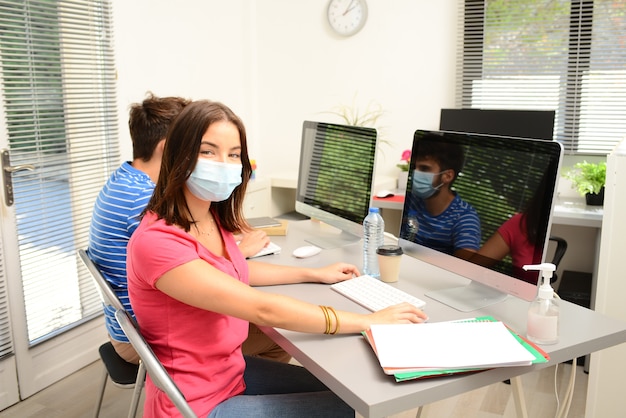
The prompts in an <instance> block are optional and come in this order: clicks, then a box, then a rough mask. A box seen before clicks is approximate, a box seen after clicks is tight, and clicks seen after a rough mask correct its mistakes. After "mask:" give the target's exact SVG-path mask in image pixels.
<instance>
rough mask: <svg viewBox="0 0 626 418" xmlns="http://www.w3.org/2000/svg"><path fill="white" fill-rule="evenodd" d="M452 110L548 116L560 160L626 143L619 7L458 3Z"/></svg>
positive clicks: (555, 0)
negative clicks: (457, 56)
mask: <svg viewBox="0 0 626 418" xmlns="http://www.w3.org/2000/svg"><path fill="white" fill-rule="evenodd" d="M461 7H462V10H461V13H460V15H461V19H462V25H463V30H462V31H460V38H461V40H460V42H461V46H460V51H461V54H460V60H461V62H460V63H459V76H458V84H457V99H456V101H457V103H456V105H457V107H462V108H482V109H527V110H554V111H556V118H555V129H554V135H555V139H557V140H558V141H560V142H561V143H562V144H563V145H564V147H565V152H566V154H598V155H603V154H608V153H609V152H610V151H611V150H612V149H613V147H614V146H615V145H616V144H617V143H618V142H619V141H620V140H621V139H623V138H624V137H626V0H465V1H464V2H462V5H461Z"/></svg>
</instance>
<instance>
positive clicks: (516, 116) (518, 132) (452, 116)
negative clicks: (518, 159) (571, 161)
mask: <svg viewBox="0 0 626 418" xmlns="http://www.w3.org/2000/svg"><path fill="white" fill-rule="evenodd" d="M554 116H555V112H554V110H516V109H441V118H440V120H439V129H440V130H442V131H454V132H470V133H477V134H489V135H503V136H513V137H516V138H532V139H544V140H552V138H553V136H554Z"/></svg>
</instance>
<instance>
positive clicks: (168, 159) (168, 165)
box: [146, 100, 252, 232]
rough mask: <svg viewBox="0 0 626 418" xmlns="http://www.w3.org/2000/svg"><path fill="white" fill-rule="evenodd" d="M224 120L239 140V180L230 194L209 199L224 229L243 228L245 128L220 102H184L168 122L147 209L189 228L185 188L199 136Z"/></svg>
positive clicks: (246, 167)
mask: <svg viewBox="0 0 626 418" xmlns="http://www.w3.org/2000/svg"><path fill="white" fill-rule="evenodd" d="M222 121H226V122H229V123H232V124H233V125H235V127H236V128H237V130H238V131H239V139H240V141H241V164H242V166H243V170H242V175H241V177H242V183H241V184H240V185H239V186H237V187H236V188H235V191H234V192H233V193H232V194H231V195H230V197H229V198H228V199H226V200H224V201H222V202H213V203H211V210H213V211H214V212H215V213H216V214H217V217H218V218H219V220H220V223H221V225H222V227H224V229H226V230H227V231H230V232H237V231H241V230H242V229H245V227H246V225H247V224H246V221H245V218H244V216H243V199H244V196H245V193H246V187H247V185H248V180H249V179H250V176H251V175H252V166H251V165H250V159H249V157H248V145H247V139H246V129H245V127H244V125H243V122H242V121H241V119H239V117H238V116H237V115H235V113H234V112H233V111H232V110H231V109H230V108H228V107H227V106H226V105H224V104H222V103H219V102H211V101H208V100H199V101H194V102H191V103H190V104H189V105H187V106H186V107H185V108H184V109H183V111H182V112H181V113H180V115H179V116H178V117H177V118H176V120H175V121H174V123H172V125H171V126H170V129H169V131H168V133H167V138H166V141H165V149H164V150H163V159H162V160H161V172H160V173H159V180H158V181H157V184H156V187H155V189H154V193H153V194H152V198H151V199H150V202H149V203H148V206H147V207H146V211H148V210H149V211H152V212H154V213H156V215H157V216H158V217H159V218H161V219H164V220H165V222H166V223H167V224H170V225H178V226H180V227H181V228H183V229H184V230H185V231H189V229H190V228H191V224H192V223H193V222H194V220H193V219H192V216H191V213H190V211H189V207H188V206H187V203H186V201H185V195H184V189H185V183H186V182H187V179H188V178H189V175H190V174H191V172H192V171H193V169H194V168H195V167H196V164H197V162H198V156H199V154H200V144H201V142H202V137H203V136H204V134H205V133H206V131H207V129H209V126H211V125H212V124H213V123H216V122H222Z"/></svg>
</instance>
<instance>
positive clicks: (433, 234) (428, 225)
mask: <svg viewBox="0 0 626 418" xmlns="http://www.w3.org/2000/svg"><path fill="white" fill-rule="evenodd" d="M415 219H417V235H414V233H411V231H410V228H409V226H410V225H411V223H412V222H414V220H415ZM404 222H405V223H407V225H403V227H402V229H403V232H404V233H403V235H404V236H403V238H406V239H409V240H411V241H413V242H415V243H417V244H420V245H424V246H426V247H429V248H433V249H435V250H437V251H441V252H444V253H446V254H454V252H455V251H457V250H460V249H468V250H475V251H476V250H478V249H479V248H480V239H481V230H480V219H479V218H478V213H477V212H476V209H474V207H473V206H472V205H470V204H469V203H467V202H466V201H464V200H463V199H461V198H460V197H459V196H458V195H456V194H455V196H454V200H453V201H452V203H450V205H449V206H448V208H447V209H446V210H444V211H443V212H442V213H441V214H439V215H437V216H432V215H431V214H430V213H428V211H427V210H426V207H425V206H424V200H423V199H420V198H417V197H415V196H411V198H410V199H409V202H408V207H407V214H406V216H405V220H404Z"/></svg>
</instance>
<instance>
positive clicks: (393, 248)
mask: <svg viewBox="0 0 626 418" xmlns="http://www.w3.org/2000/svg"><path fill="white" fill-rule="evenodd" d="M376 254H380V255H402V254H404V251H402V247H400V246H399V245H381V246H380V247H378V248H376Z"/></svg>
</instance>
